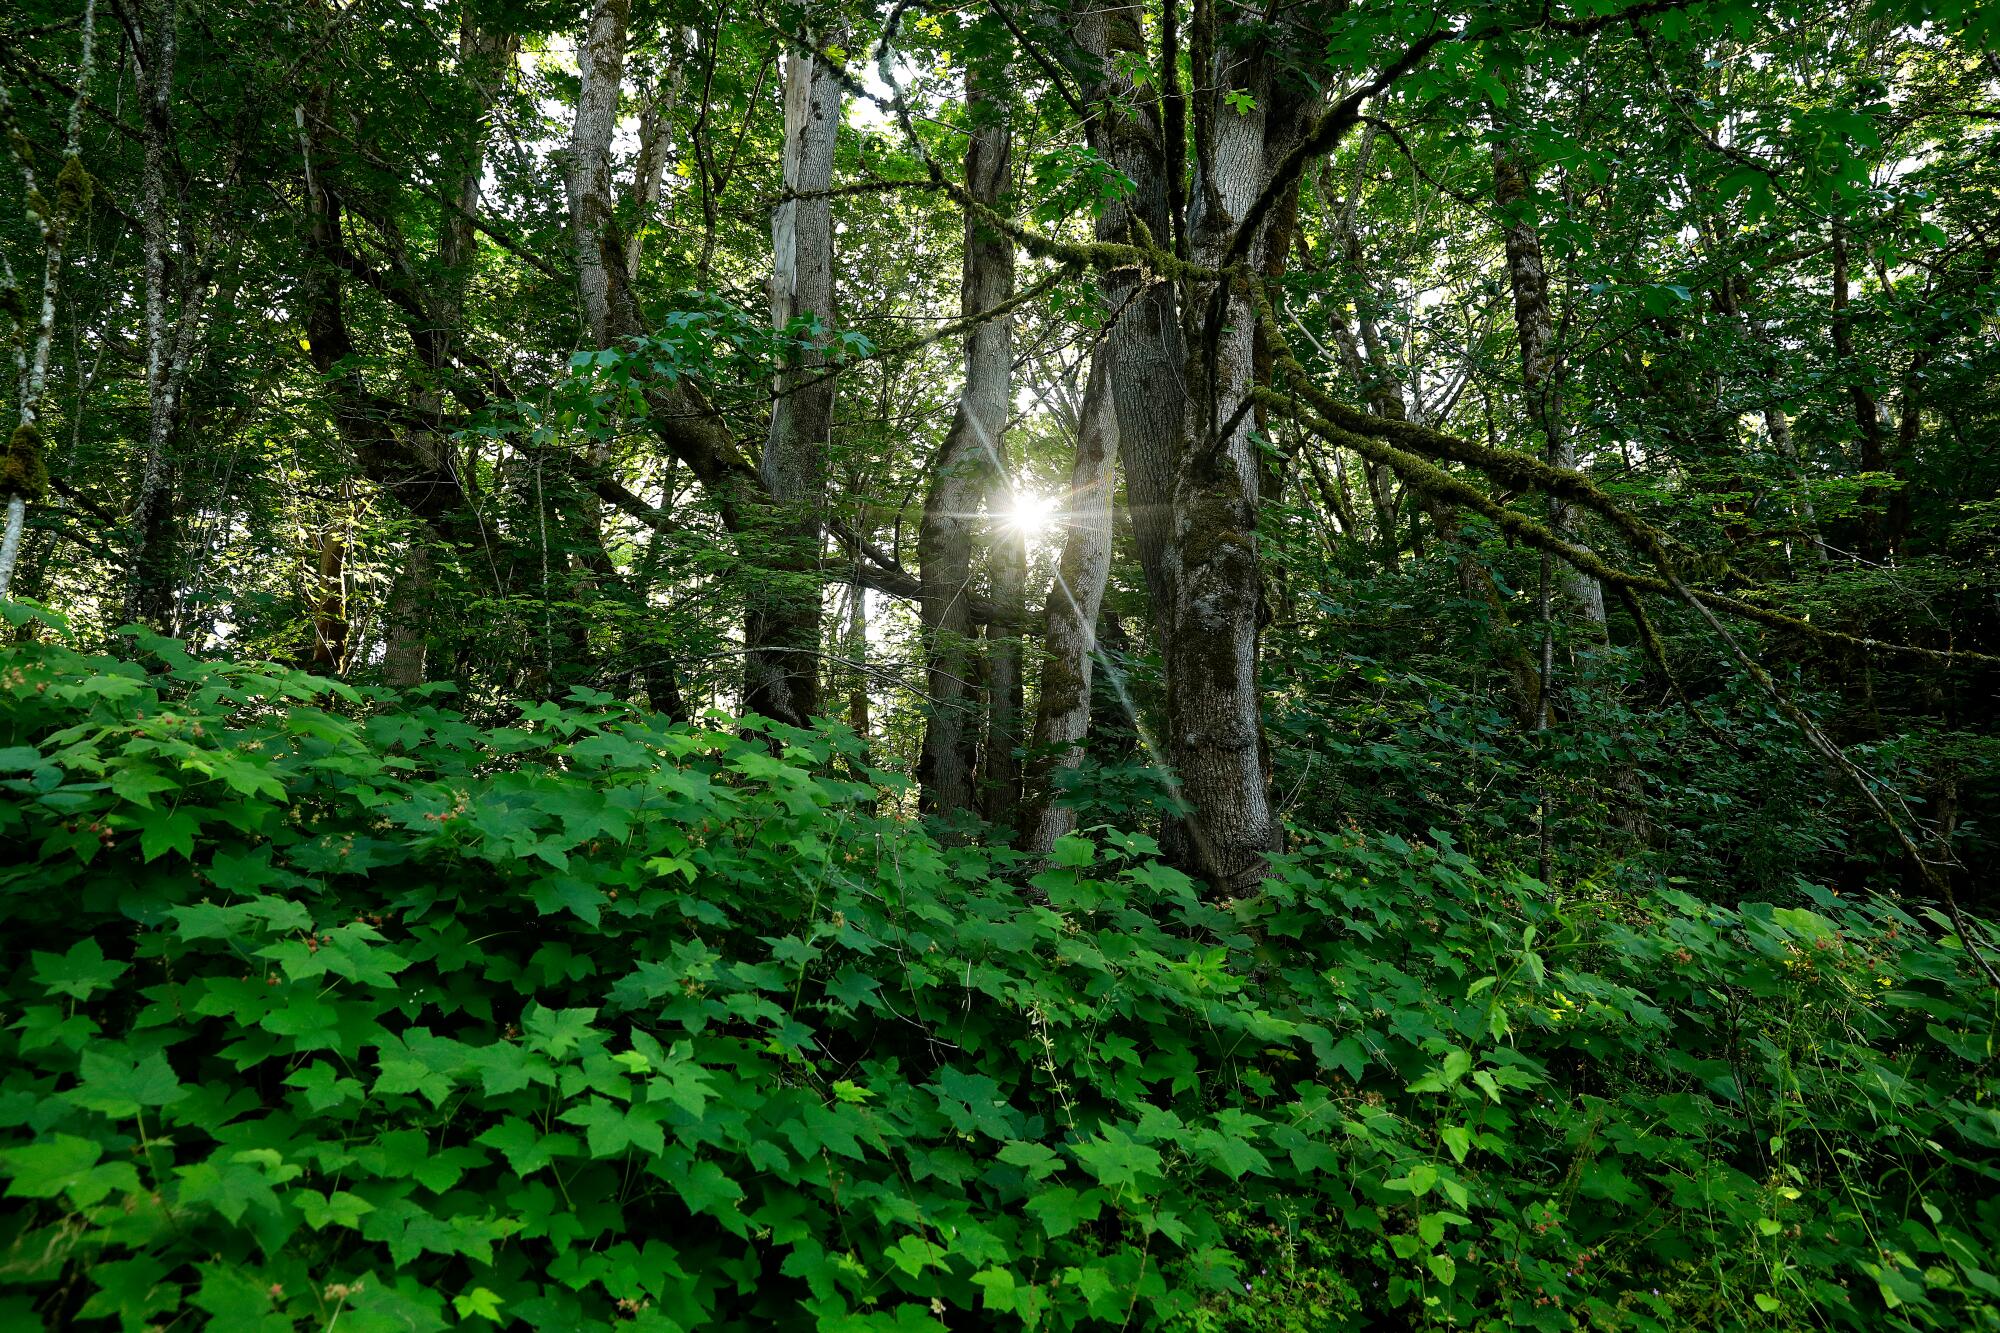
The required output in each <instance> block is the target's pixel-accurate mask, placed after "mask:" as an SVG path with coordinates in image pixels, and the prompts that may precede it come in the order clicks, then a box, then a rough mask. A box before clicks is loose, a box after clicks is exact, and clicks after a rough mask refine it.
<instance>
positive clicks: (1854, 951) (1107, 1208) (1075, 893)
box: [0, 640, 2000, 1330]
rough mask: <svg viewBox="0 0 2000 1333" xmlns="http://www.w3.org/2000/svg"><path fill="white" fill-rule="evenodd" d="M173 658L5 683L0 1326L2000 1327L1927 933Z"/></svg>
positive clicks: (1830, 901) (1885, 913) (1982, 1104)
mask: <svg viewBox="0 0 2000 1333" xmlns="http://www.w3.org/2000/svg"><path fill="white" fill-rule="evenodd" d="M142 646H143V648H144V649H145V651H146V653H147V654H148V658H147V665H146V666H141V665H139V664H135V663H133V662H129V661H119V660H114V659H110V658H103V657H86V656H83V655H80V654H79V653H77V652H76V651H74V650H72V649H71V648H69V647H66V646H62V645H61V644H60V643H44V644H40V645H31V646H29V647H26V648H24V649H23V650H22V651H21V652H19V653H18V654H17V655H16V656H15V657H14V658H13V659H12V660H11V661H10V662H9V664H8V665H7V667H6V668H5V672H4V676H0V700H4V703H0V770H4V772H0V785H4V786H5V787H6V789H7V792H8V799H7V801H6V802H5V804H4V805H0V863H4V864H5V865H7V866H8V869H6V870H5V871H4V872H0V895H4V896H0V913H4V928H5V930H6V933H7V938H8V940H9V942H10V945H11V946H12V948H11V950H10V952H12V953H13V954H15V956H17V957H19V958H20V959H22V960H23V962H22V965H21V966H19V967H17V968H15V969H13V970H12V971H11V972H10V973H9V974H8V975H7V977H6V978H5V980H4V981H0V993H4V996H5V1006H4V1008H5V1013H6V1022H5V1027H4V1032H0V1069H4V1071H5V1072H4V1075H0V1078H4V1082H0V1173H4V1175H5V1176H6V1178H7V1187H6V1196H5V1200H6V1201H5V1206H4V1208H0V1234H3V1235H4V1239H0V1253H4V1260H0V1283H4V1284H5V1285H4V1287H0V1318H4V1321H5V1323H6V1326H7V1327H9V1328H31V1327H34V1326H36V1324H37V1322H40V1323H41V1324H42V1325H44V1326H48V1327H107V1328H108V1327H122V1328H125V1329H131V1330H137V1329H142V1328H146V1327H150V1326H157V1325H162V1324H168V1323H175V1324H177V1326H182V1327H187V1326H193V1325H195V1324H199V1323H200V1322H201V1321H204V1320H205V1321H207V1326H208V1327H211V1328H215V1329H218V1330H220V1329H229V1330H237V1329H290V1328H294V1327H328V1326H337V1327H339V1328H341V1329H353V1330H376V1329H380V1330H391V1329H395V1330H404V1329H423V1328H442V1327H448V1326H454V1325H459V1324H466V1325H473V1326H483V1325H486V1324H495V1325H498V1326H501V1327H524V1328H536V1329H575V1328H613V1327H631V1328H635V1329H656V1330H658V1329H696V1328H701V1329H730V1328H744V1329H748V1328H767V1327H818V1328H822V1329H826V1330H862V1329H877V1328H880V1329H891V1328H893V1329H911V1330H915V1329H945V1328H964V1327H972V1326H980V1327H1013V1326H1016V1325H1022V1326H1028V1327H1038V1328H1058V1329H1059V1328H1086V1327H1105V1328H1114V1327H1178V1328H1244V1327H1257V1328H1330V1327H1342V1326H1354V1327H1360V1326H1364V1325H1368V1324H1370V1323H1381V1322H1384V1321H1393V1322H1397V1323H1406V1322H1415V1321H1418V1320H1424V1319H1428V1320H1434V1321H1437V1322H1440V1323H1451V1324H1455V1325H1457V1326H1461V1327H1464V1326H1482V1327H1500V1326H1509V1327H1526V1328H1545V1329H1552V1330H1553V1329H1562V1328H1568V1327H1574V1326H1577V1325H1578V1323H1579V1322H1580V1323H1581V1324H1583V1325H1584V1326H1589V1327H1600V1328H1631V1329H1648V1328H1663V1327H1704V1328H1734V1327H1744V1328H1753V1327H1757V1328H1780V1327H1805V1326H1808V1325H1811V1326H1815V1327H1817V1326H1822V1325H1825V1324H1828V1323H1831V1324H1836V1325H1840V1326H1846V1327H1857V1328H1859V1327H1866V1328H1950V1329H1964V1328H1996V1327H2000V1278H1996V1276H1995V1275H1994V1271H1993V1270H1994V1265H1993V1263H1992V1259H1991V1256H1992V1254H1993V1253H1994V1252H1995V1250H1996V1248H2000V1189H1996V1188H1995V1181H1996V1179H2000V1167H1996V1162H1997V1161H2000V1154H1997V1153H1996V1150H2000V1110H1996V1106H1995V1101H1994V1094H1995V1089H1996V1080H1995V1061H1994V1055H1993V1030H1994V1010H1993V1004H1992V998H1991V996H1990V995H1987V994H1985V993H1984V992H1983V991H1982V989H1981V987H1980V986H1979V985H1978V984H1977V983H1976V982H1975V980H1974V979H1973V975H1972V971H1971V968H1970V966H1969V965H1968V964H1967V962H1966V961H1965V959H1964V955H1963V951H1962V950H1961V949H1960V948H1959V945H1958V941H1957V940H1956V939H1955V938H1952V937H1950V936H1949V935H1948V934H1942V933H1941V931H1942V927H1941V926H1940V924H1939V922H1938V920H1937V919H1936V918H1934V917H1932V916H1931V914H1928V913H1922V914H1918V915H1912V914H1910V913H1909V912H1907V911H1905V910H1904V909H1903V908H1902V907H1900V906H1898V905H1897V904H1896V903H1894V902H1890V901H1886V900H1883V901H1873V902H1867V903H1854V902H1849V901H1847V900H1844V899H1842V898H1839V897H1838V896H1836V895H1832V894H1830V893H1826V892H1824V891H1820V890H1814V889H1811V888H1808V887H1805V886H1801V889H1800V895H1801V896H1799V897H1798V898H1797V900H1796V902H1797V904H1799V905H1793V906H1781V907H1773V906H1771V905H1768V904H1756V903H1753V904H1747V905H1745V906H1743V907H1741V908H1740V909H1734V910H1732V909H1724V908H1720V907H1716V906H1712V905H1709V904H1707V903H1704V902H1702V901H1699V900H1697V899H1696V898H1694V897H1691V896H1689V895H1688V894H1686V893H1683V892H1681V891H1679V890H1677V889H1671V888H1661V889H1659V890H1656V891H1652V892H1648V893H1643V894H1637V895H1634V894H1632V893H1629V892H1627V893H1622V894H1620V895H1619V896H1616V897H1613V896H1611V895H1608V894H1604V893H1600V892H1597V891H1593V890H1591V889H1588V888H1583V889H1578V890H1575V891H1570V892H1564V893H1557V892H1554V891H1551V890H1549V889H1547V888H1545V887H1544V886H1542V885H1540V884H1538V883H1536V882H1534V881H1532V880H1528V879H1524V878H1518V877H1499V876H1495V875H1491V874H1488V873H1485V872H1483V871H1482V870H1481V868H1480V867H1479V866H1477V865H1475V864H1474V863H1472V862H1471V861H1470V860H1469V859H1467V858H1466V857H1465V856H1463V855H1462V854H1460V853H1458V852H1457V851H1455V850H1454V849H1453V848H1452V846H1451V845H1450V843H1449V842H1448V841H1443V842H1438V843H1436V844H1434V845H1430V846H1422V845H1411V844H1409V843H1405V842H1403V841H1402V840H1400V839H1396V838H1393V837H1391V838H1386V839H1380V840H1361V839H1357V838H1354V837H1350V836H1335V835H1319V836H1307V837H1304V838H1302V841H1301V844H1300V845H1301V847H1302V850H1300V851H1298V852H1296V853H1294V854H1292V855H1290V856H1287V857H1284V858H1281V859H1280V861H1279V863H1278V865H1277V867H1276V871H1275V875H1274V877H1273V878H1272V879H1271V880H1269V881H1267V883H1266V885H1265V886H1264V888H1263V890H1262V891H1261V892H1260V893H1259V894H1258V895H1257V896H1255V897H1252V898H1248V899H1243V900H1239V901H1225V902H1211V901H1203V900H1201V899H1200V898H1199V897H1198V896H1197V895H1196V894H1195V893H1194V892H1192V890H1191V886H1190V884H1189V882H1188V881H1187V880H1186V879H1185V878H1184V877H1183V876H1182V875H1180V874H1179V873H1178V872H1176V871H1174V870H1171V869H1169V868H1166V867H1165V866H1163V865H1162V864H1161V863H1160V862H1159V861H1157V860H1156V859H1155V857H1154V851H1155V848H1154V847H1153V845H1152V844H1151V842H1150V841H1149V840H1147V839H1145V838H1143V837H1138V836H1132V835H1125V834H1118V833H1114V832H1110V831H1108V830H1099V831H1098V832H1097V833H1096V834H1094V835H1092V836H1090V837H1077V838H1071V839H1067V840H1065V841H1064V842H1062V843H1061V844H1059V845H1058V848H1057V852H1056V855H1055V856H1054V858H1053V859H1052V861H1051V862H1050V863H1048V864H1044V865H1033V864H1027V863H1024V862H1023V861H1022V860H1021V858H1019V857H1018V856H1017V855H1015V854H1013V853H1010V852H1007V851H1005V850H1000V849H993V848H982V847H975V846H947V845H941V844H940V843H938V842H937V841H935V840H934V839H933V838H932V836H931V835H930V834H928V833H927V832H926V831H925V830H924V829H923V828H922V827H921V826H919V825H916V824H913V823H911V822H910V821H908V820H906V819H899V818H894V817H890V816H889V815H885V814H883V813H881V810H882V809H883V808H884V803H885V802H893V801H894V799H895V798H896V795H897V792H898V788H899V780H898V779H894V778H891V777H889V776H888V775H885V774H882V773H880V772H877V771H874V770H871V769H869V768H868V767H866V765H865V756H864V754H863V752H862V750H861V748H860V747H859V746H858V745H857V744H856V743H855V742H854V741H853V740H852V738H851V737H848V736H845V735H842V734H839V733H826V734H814V733H803V732H791V731H783V732H778V731H776V730H774V729H772V730H761V731H760V730H753V731H751V732H750V733H748V734H745V733H743V732H739V731H738V730H736V729H735V726H734V725H733V724H728V723H726V722H725V721H724V720H722V719H719V718H718V719H711V720H710V722H711V725H705V726H692V727H691V726H685V725H678V726H677V725H669V724H666V723H664V722H662V721H661V720H660V719H658V718H657V717H654V716H651V715H648V714H646V713H643V712H640V711H638V710H636V709H634V708H632V707H630V706H628V705H624V704H619V703H616V702H614V701H612V700H611V699H609V698H608V697H605V696H601V695H590V694H586V693H583V692H579V693H577V694H576V695H574V696H573V697H572V698H571V699H570V700H569V701H567V702H566V703H561V704H557V703H539V704H531V705H526V706H524V707H522V708H521V709H520V710H519V716H518V718H517V719H515V721H514V723H513V725H508V726H499V727H493V726H480V725H475V724H474V723H473V722H471V721H468V720H467V718H466V717H464V716H462V715H460V714H458V713H455V712H452V711H450V710H448V709H447V708H445V707H442V706H441V705H440V702H439V699H438V696H437V695H435V694H431V695H428V696H419V697H409V698H404V699H397V698H395V697H393V696H388V695H385V694H375V693H369V692H363V691H356V690H353V689H351V688H349V687H346V686H341V685H337V684H334V683H332V682H329V681H326V680H323V679H319V678H315V677H311V676H307V675H303V674H299V673H294V672H290V671H286V670H282V669H278V668H272V667H262V666H251V665H210V664H204V663H199V662H196V661H193V660H191V659H189V658H187V657H186V656H184V655H183V654H182V653H180V651H179V650H178V649H177V647H176V646H175V645H173V644H172V643H170V642H169V641H165V640H146V641H143V643H142ZM774 750H775V751H776V753H775V754H774ZM1808 901H1810V902H1811V906H1806V905H1803V904H1805V903H1806V902H1808Z"/></svg>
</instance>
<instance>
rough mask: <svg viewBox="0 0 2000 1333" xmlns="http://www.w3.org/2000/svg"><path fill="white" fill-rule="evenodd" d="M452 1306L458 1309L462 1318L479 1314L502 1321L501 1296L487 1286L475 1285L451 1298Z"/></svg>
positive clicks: (481, 1316) (485, 1317)
mask: <svg viewBox="0 0 2000 1333" xmlns="http://www.w3.org/2000/svg"><path fill="white" fill-rule="evenodd" d="M451 1308H452V1309H454V1310H456V1311H458V1317H459V1318H460V1319H469V1318H471V1317H472V1316H474V1315H477V1316H478V1317H479V1318H481V1319H491V1320H493V1321H494V1322H495V1323H498V1322H499V1321H500V1297H499V1296H498V1295H496V1294H495V1293H494V1292H492V1291H491V1290H489V1289H487V1288H485V1287H474V1288H473V1289H472V1290H470V1291H467V1292H461V1293H460V1294H458V1295H456V1296H454V1297H452V1298H451Z"/></svg>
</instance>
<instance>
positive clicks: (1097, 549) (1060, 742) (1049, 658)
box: [1021, 347, 1118, 854]
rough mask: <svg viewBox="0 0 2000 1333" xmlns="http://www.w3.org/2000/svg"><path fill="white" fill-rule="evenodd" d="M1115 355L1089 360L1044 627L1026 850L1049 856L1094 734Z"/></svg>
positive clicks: (1070, 813) (1069, 815) (1107, 557)
mask: <svg viewBox="0 0 2000 1333" xmlns="http://www.w3.org/2000/svg"><path fill="white" fill-rule="evenodd" d="M1110 360H1111V353H1110V352H1109V349H1108V348H1105V347H1100V348H1099V349H1098V352H1097V354H1096V356H1095V357H1093V358H1092V360H1091V365H1090V379H1089V382H1088V384H1087V385H1086V386H1085V388H1084V393H1083V406H1082V408H1081V410H1080V411H1079V412H1078V414H1077V425H1076V461H1075V462H1074V463H1073V464H1072V465H1071V467H1070V474H1069V492H1068V494H1067V495H1065V496H1064V498H1063V505H1062V510H1061V514H1062V525H1063V548H1062V556H1061V559H1060V561H1059V563H1058V564H1057V566H1056V578H1055V583H1054V585H1053V586H1052V587H1051V588H1050V589H1049V601H1048V607H1047V610H1046V611H1045V613H1044V616H1043V621H1044V625H1045V626H1046V628H1045V631H1044V636H1043V641H1042V648H1043V652H1042V676H1041V682H1042V688H1041V696H1040V699H1039V701H1038V703H1037V707H1036V714H1035V735H1034V745H1033V746H1032V748H1031V750H1030V753H1031V754H1032V755H1033V756H1034V758H1033V761H1032V763H1031V765H1030V771H1029V775H1028V783H1027V789H1028V795H1029V800H1028V804H1027V805H1026V806H1025V807H1024V809H1023V811H1022V819H1021V831H1022V845H1023V847H1024V849H1025V850H1027V851H1030V852H1034V853H1037V854H1046V853H1047V852H1048V851H1049V849H1050V848H1052V847H1053V846H1055V841H1056V839H1057V838H1060V837H1062V836H1063V835H1065V834H1067V833H1070V832H1072V831H1074V829H1075V828H1076V811H1075V810H1073V809H1070V808H1068V807H1066V806H1061V805H1058V804H1057V803H1056V801H1055V786H1056V775H1057V774H1058V773H1059V772H1061V771H1062V770H1065V769H1072V768H1075V767H1076V766H1077V765H1078V764H1079V763H1080V762H1082V759H1083V740H1084V737H1085V736H1087V735H1088V734H1089V733H1090V692H1091V680H1092V674H1093V668H1094V665H1095V661H1096V654H1097V617H1098V612H1099V611H1100V610H1101V609H1102V607H1103V604H1104V585H1105V581H1106V580H1107V579H1108V578H1109V577H1110V573H1111V495H1112V490H1113V488H1114V485H1115V481H1116V479H1115V475H1114V465H1115V460H1116V459H1117V456H1118V417H1117V413H1116V412H1115V411H1114V410H1113V408H1112V403H1111V398H1112V394H1111V388H1110V384H1111V380H1112V378H1113V377H1112V375H1111V373H1110V372H1111V366H1110Z"/></svg>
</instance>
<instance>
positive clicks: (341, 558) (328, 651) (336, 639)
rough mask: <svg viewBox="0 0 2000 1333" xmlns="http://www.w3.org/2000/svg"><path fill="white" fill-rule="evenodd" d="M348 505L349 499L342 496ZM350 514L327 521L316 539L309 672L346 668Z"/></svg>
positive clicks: (328, 673) (330, 673)
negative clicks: (315, 568) (316, 562)
mask: <svg viewBox="0 0 2000 1333" xmlns="http://www.w3.org/2000/svg"><path fill="white" fill-rule="evenodd" d="M346 498H347V500H348V503H349V504H350V505H351V504H352V497H351V496H348V497H346ZM352 526H353V513H352V511H351V509H350V510H349V512H348V513H346V514H344V515H342V516H340V518H338V519H336V520H335V521H332V522H329V523H328V524H327V525H326V527H325V528H323V529H322V530H321V531H320V533H319V536H318V539H317V542H316V546H317V548H318V549H317V555H318V568H317V570H316V571H315V578H314V581H313V602H312V648H311V652H310V653H309V654H308V657H307V665H308V668H309V669H310V670H313V671H317V672H319V673H320V674H321V675H323V676H338V675H339V674H340V673H341V672H342V671H343V670H344V669H345V668H346V666H347V640H348V634H349V629H350V620H349V617H348V611H347V542H348V535H349V531H350V530H351V528H352Z"/></svg>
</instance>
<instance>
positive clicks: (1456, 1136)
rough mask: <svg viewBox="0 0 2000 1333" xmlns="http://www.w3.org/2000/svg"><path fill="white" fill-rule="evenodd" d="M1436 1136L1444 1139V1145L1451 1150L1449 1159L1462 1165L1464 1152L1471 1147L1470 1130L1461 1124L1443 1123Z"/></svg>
mask: <svg viewBox="0 0 2000 1333" xmlns="http://www.w3.org/2000/svg"><path fill="white" fill-rule="evenodd" d="M1438 1137H1439V1138H1441V1139H1443V1140H1444V1146H1445V1147H1446V1148H1448V1149H1449V1150H1450V1151H1451V1159H1452V1160H1453V1161H1454V1162H1458V1163H1459V1164H1461V1165H1463V1164H1464V1162H1465V1154H1466V1153H1467V1152H1468V1151H1469V1150H1470V1149H1471V1147H1472V1131H1471V1130H1469V1129H1467V1128H1466V1127H1465V1126H1463V1125H1444V1126H1442V1127H1440V1128H1439V1130H1438Z"/></svg>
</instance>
